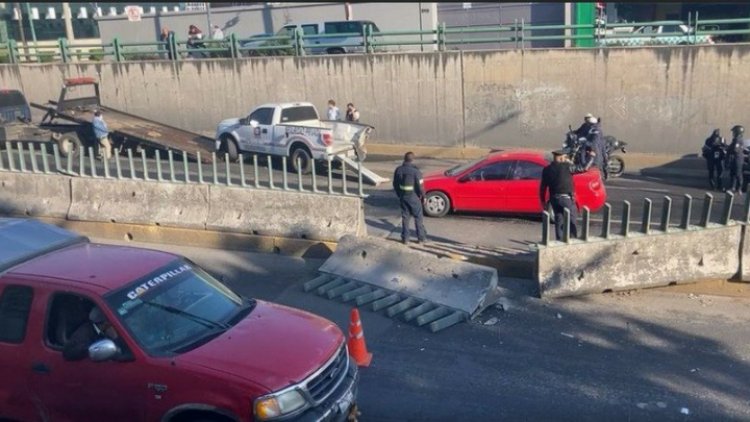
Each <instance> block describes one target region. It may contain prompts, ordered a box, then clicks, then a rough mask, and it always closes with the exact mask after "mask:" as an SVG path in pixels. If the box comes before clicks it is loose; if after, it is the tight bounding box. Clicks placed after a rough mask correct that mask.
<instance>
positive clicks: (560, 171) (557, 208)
mask: <svg viewBox="0 0 750 422" xmlns="http://www.w3.org/2000/svg"><path fill="white" fill-rule="evenodd" d="M552 155H553V156H554V160H553V161H552V163H551V164H550V165H548V166H547V167H545V168H544V170H542V182H541V184H540V185H539V200H540V201H541V202H542V209H546V208H547V203H546V198H547V190H548V189H549V203H550V205H552V211H553V212H554V214H555V236H556V238H557V240H560V239H562V237H563V229H564V227H563V224H565V210H566V209H567V210H568V211H569V212H570V236H571V238H575V237H578V229H577V227H576V220H577V219H578V210H577V209H576V204H575V201H574V196H573V194H574V190H573V175H572V174H571V167H570V163H569V162H568V160H567V159H566V157H565V151H562V150H558V151H553V152H552Z"/></svg>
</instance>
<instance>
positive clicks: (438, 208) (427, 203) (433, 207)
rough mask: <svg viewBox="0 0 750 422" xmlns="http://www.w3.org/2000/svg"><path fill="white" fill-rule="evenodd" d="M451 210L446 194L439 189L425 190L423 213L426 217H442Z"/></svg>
mask: <svg viewBox="0 0 750 422" xmlns="http://www.w3.org/2000/svg"><path fill="white" fill-rule="evenodd" d="M450 210H451V200H450V199H449V198H448V195H446V194H444V193H443V192H439V191H432V192H427V195H425V199H424V213H425V214H426V215H427V216H428V217H444V216H445V215H446V214H448V211H450Z"/></svg>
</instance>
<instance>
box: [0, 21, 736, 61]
mask: <svg viewBox="0 0 750 422" xmlns="http://www.w3.org/2000/svg"><path fill="white" fill-rule="evenodd" d="M679 25H684V26H685V27H687V28H690V29H689V31H687V32H670V33H664V32H662V33H632V32H628V31H623V28H625V29H627V28H633V30H635V29H637V28H640V27H648V26H650V27H652V28H653V27H657V28H658V27H664V26H670V27H671V29H675V26H679ZM742 35H745V36H748V37H747V39H748V40H750V17H749V18H733V19H703V20H699V18H698V15H697V14H696V15H695V16H694V17H693V16H691V17H689V19H688V20H687V22H683V21H679V20H661V21H650V22H618V23H596V24H576V25H533V24H528V23H526V22H524V21H523V20H521V21H514V22H513V23H510V24H504V25H481V26H463V27H446V25H445V23H441V24H440V25H438V26H437V28H435V29H427V30H403V31H389V32H374V31H373V28H372V26H369V25H366V26H365V27H364V28H363V30H362V32H361V33H355V32H352V33H342V34H303V33H302V31H301V29H299V28H298V29H297V30H295V31H293V32H291V33H290V34H288V35H273V36H267V37H251V38H240V37H237V36H236V35H235V34H231V35H229V36H228V37H226V38H224V39H222V40H208V39H206V40H200V41H196V42H190V41H187V40H177V39H176V38H175V37H174V35H170V36H169V38H168V39H167V40H164V41H154V42H136V43H123V42H121V41H120V40H119V39H118V38H115V39H114V40H113V41H112V42H111V43H108V44H91V43H89V44H73V45H71V44H70V43H69V42H68V41H67V40H66V39H65V38H60V39H59V40H58V42H57V44H56V45H44V46H39V45H31V44H28V43H27V45H26V46H25V47H22V46H20V45H19V43H18V42H17V41H16V40H13V39H10V40H8V41H7V42H5V43H0V63H35V62H36V63H45V62H54V61H58V62H64V63H67V62H70V61H86V60H88V61H102V60H111V61H116V62H121V61H128V60H155V59H162V60H173V61H178V60H183V59H184V58H189V57H190V58H233V59H236V58H239V57H246V56H274V55H290V56H304V55H308V54H333V53H374V52H380V51H387V49H388V48H389V47H402V46H434V48H435V49H436V50H438V51H446V50H447V49H448V47H450V48H451V49H455V48H457V47H460V46H467V47H471V46H472V45H476V44H504V46H503V47H505V48H521V49H524V48H528V47H529V44H530V43H533V42H534V41H562V42H565V41H569V42H570V43H571V44H572V45H573V46H576V47H580V46H589V45H593V47H594V48H603V47H609V46H618V45H623V46H627V45H638V46H641V45H649V44H699V43H703V42H706V40H707V39H708V38H707V37H708V36H710V37H711V40H712V41H716V40H717V38H719V39H721V37H726V36H730V37H731V36H742ZM566 44H567V43H566ZM509 45H510V47H508V46H509Z"/></svg>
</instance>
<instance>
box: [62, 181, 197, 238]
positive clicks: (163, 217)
mask: <svg viewBox="0 0 750 422" xmlns="http://www.w3.org/2000/svg"><path fill="white" fill-rule="evenodd" d="M71 186H72V195H71V198H72V201H71V205H70V211H69V212H68V219H69V220H76V221H105V222H107V221H108V222H113V223H128V224H145V225H161V226H169V227H186V228H201V229H203V228H205V226H206V219H207V217H208V209H209V204H208V186H206V185H199V184H180V183H156V182H144V181H137V180H114V179H94V178H85V177H83V178H82V177H73V178H71Z"/></svg>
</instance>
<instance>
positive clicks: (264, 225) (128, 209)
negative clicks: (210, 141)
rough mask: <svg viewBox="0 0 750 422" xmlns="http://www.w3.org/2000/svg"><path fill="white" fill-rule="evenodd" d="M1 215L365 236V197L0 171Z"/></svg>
mask: <svg viewBox="0 0 750 422" xmlns="http://www.w3.org/2000/svg"><path fill="white" fill-rule="evenodd" d="M0 213H2V214H8V215H27V216H35V217H55V218H65V219H68V220H71V221H92V222H105V223H106V222H111V223H123V224H140V225H151V226H166V227H180V228H190V229H200V230H205V229H207V230H222V231H232V232H237V233H246V234H255V235H267V236H275V237H284V238H292V239H309V240H319V241H327V242H336V241H337V240H338V239H339V238H341V237H342V236H345V235H355V236H361V235H365V234H366V231H367V230H366V226H365V221H364V212H363V203H362V199H360V198H356V197H345V196H336V195H314V194H310V193H307V194H306V193H297V192H282V191H263V190H254V189H240V188H229V187H221V186H209V185H200V184H174V183H157V182H143V181H131V180H121V181H117V180H106V179H94V178H78V177H69V176H59V175H43V174H28V173H27V174H20V173H7V172H0Z"/></svg>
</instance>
